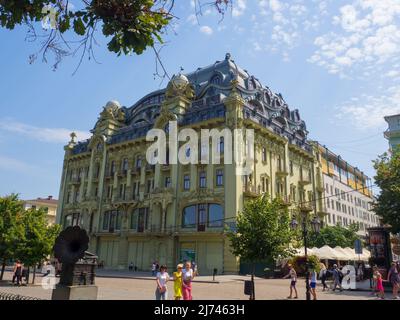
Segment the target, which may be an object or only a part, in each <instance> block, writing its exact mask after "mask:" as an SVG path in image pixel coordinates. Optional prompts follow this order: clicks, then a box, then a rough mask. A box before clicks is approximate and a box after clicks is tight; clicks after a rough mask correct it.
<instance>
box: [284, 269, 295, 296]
mask: <svg viewBox="0 0 400 320" xmlns="http://www.w3.org/2000/svg"><path fill="white" fill-rule="evenodd" d="M288 267H289V273H288V274H287V275H286V276H284V277H283V278H284V279H287V278H290V295H289V297H287V298H288V299H292V296H293V291H294V292H295V294H296V295H295V297H294V298H295V299H297V298H298V294H297V289H296V283H297V273H296V270H294V268H293V266H292V265H291V264H288Z"/></svg>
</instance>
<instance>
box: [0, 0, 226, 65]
mask: <svg viewBox="0 0 400 320" xmlns="http://www.w3.org/2000/svg"><path fill="white" fill-rule="evenodd" d="M202 1H203V0H196V1H195V3H196V13H197V14H201V10H202V7H203V6H205V5H208V6H214V7H215V8H216V9H217V10H218V12H219V13H221V14H224V13H225V11H226V10H227V8H228V7H230V6H231V5H232V1H233V0H213V1H207V2H205V3H202ZM184 2H187V0H184ZM174 5H175V1H174V0H91V1H86V0H81V1H74V6H76V7H75V8H71V2H70V1H68V0H18V1H9V0H0V26H1V27H3V28H6V29H10V30H13V29H14V28H15V27H16V26H17V25H26V26H28V28H29V29H28V30H29V31H28V39H29V40H37V39H44V41H43V46H42V47H41V50H40V53H41V54H42V58H43V60H44V61H47V54H48V52H52V53H53V54H54V55H55V64H54V67H55V68H57V65H58V64H59V63H60V61H61V60H62V58H63V57H64V56H67V55H73V54H75V53H76V52H77V51H78V50H80V49H82V52H83V55H84V54H86V53H88V54H89V58H90V57H93V58H94V55H93V45H95V44H96V39H95V35H96V33H97V30H101V34H102V35H103V36H105V37H106V38H109V39H110V40H109V42H108V50H109V51H111V52H114V53H116V54H117V55H121V54H125V55H127V54H132V53H134V54H142V53H143V52H144V51H145V50H146V49H147V48H148V47H153V48H154V45H155V43H160V44H162V43H163V35H164V33H165V31H166V27H167V26H169V25H170V23H171V21H172V20H173V19H174V18H176V17H175V16H174V14H173V9H174ZM46 17H48V18H50V21H49V22H50V23H51V24H52V28H50V29H49V30H48V31H47V33H45V34H40V35H39V34H38V31H37V29H40V30H41V26H39V25H40V22H41V21H43V20H44V19H45V18H46ZM68 32H69V33H68ZM67 35H68V36H74V39H73V40H71V41H68V40H67V39H66V36H67ZM73 45H75V47H74V48H73ZM156 53H157V52H156ZM83 55H82V58H83ZM157 56H158V55H157ZM36 57H37V54H34V55H32V56H31V61H34V60H35V59H36ZM82 58H81V61H82Z"/></svg>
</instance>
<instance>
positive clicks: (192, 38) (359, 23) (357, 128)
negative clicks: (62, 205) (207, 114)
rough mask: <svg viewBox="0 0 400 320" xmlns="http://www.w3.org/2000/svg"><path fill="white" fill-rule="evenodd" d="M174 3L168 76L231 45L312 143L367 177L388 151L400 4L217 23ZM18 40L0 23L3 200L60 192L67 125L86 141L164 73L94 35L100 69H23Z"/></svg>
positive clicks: (354, 3)
mask: <svg viewBox="0 0 400 320" xmlns="http://www.w3.org/2000/svg"><path fill="white" fill-rule="evenodd" d="M72 2H73V1H72ZM75 2H77V3H78V1H77V0H76V1H75ZM175 2H176V11H175V14H176V16H178V17H179V20H177V21H176V22H175V25H174V31H175V32H172V30H170V31H169V32H168V35H166V36H165V39H166V40H167V41H168V44H167V45H166V46H165V47H164V48H163V50H162V59H163V63H164V64H165V66H166V68H167V70H168V72H169V73H170V74H174V73H177V72H179V70H180V67H183V68H184V70H185V72H190V71H192V70H195V69H197V68H198V67H201V66H206V65H209V64H212V63H214V62H215V61H216V60H222V59H224V57H225V54H226V53H227V52H230V53H231V54H232V57H233V59H234V60H235V61H236V62H237V63H238V64H239V65H240V66H241V67H242V68H244V69H246V70H248V71H249V72H250V73H251V74H253V75H254V76H256V77H257V78H258V79H259V80H260V81H261V82H262V83H263V84H264V85H266V86H269V87H270V88H271V89H272V90H274V91H275V92H280V93H282V95H283V97H284V98H285V100H286V101H287V103H288V104H289V106H290V108H298V109H300V112H301V116H302V118H303V119H304V120H305V121H306V124H307V128H308V130H309V131H310V135H309V138H311V139H316V140H319V141H320V142H321V143H323V144H326V145H327V146H328V147H329V148H330V149H331V150H333V151H334V152H337V153H339V154H341V156H342V157H343V158H344V159H346V160H348V162H349V163H351V164H353V165H355V166H358V167H359V168H360V169H361V170H363V171H364V172H365V173H366V174H368V175H370V176H373V174H374V170H373V168H372V164H371V160H372V159H375V158H376V155H377V154H380V153H383V152H384V151H386V149H387V147H388V144H387V141H386V140H385V139H384V138H383V134H382V132H383V131H384V130H385V129H386V125H385V122H384V120H383V116H384V115H388V114H394V113H399V112H400V58H399V57H400V1H398V0H362V1H361V0H360V1H359V0H350V1H349V0H347V1H338V0H335V1H333V0H292V1H289V0H260V1H255V0H235V6H234V9H233V11H232V12H230V13H229V14H227V15H226V16H225V18H224V20H223V21H222V22H219V20H220V17H219V16H218V15H217V13H216V12H215V10H213V8H203V10H202V16H200V17H199V19H196V17H195V15H194V13H195V8H194V5H193V2H192V1H189V0H180V1H175ZM25 35H26V30H25V29H24V28H22V27H20V28H18V29H17V30H15V31H13V32H10V31H6V30H3V29H0V40H1V43H2V49H1V51H0V66H1V69H0V70H1V74H0V97H1V99H0V111H1V112H0V195H4V194H9V193H11V192H17V193H20V194H21V196H22V198H36V197H43V196H47V195H54V196H56V197H58V190H59V182H60V176H61V168H62V161H63V156H64V150H63V146H64V145H65V144H66V143H67V141H68V140H69V137H68V134H69V132H71V131H78V137H81V138H86V136H87V132H88V131H89V130H90V129H92V127H93V126H94V124H95V122H96V120H97V117H98V115H99V113H100V112H101V110H102V107H103V106H104V105H105V104H106V103H107V101H109V100H113V99H115V100H118V101H120V102H121V104H122V105H125V106H130V105H132V104H134V103H135V102H136V101H137V100H138V99H140V98H141V97H142V96H144V95H146V94H147V93H149V92H150V91H153V90H157V89H159V88H160V79H159V78H154V76H153V73H154V71H155V57H154V54H153V53H152V51H150V50H149V51H148V52H146V53H144V54H143V55H141V56H128V57H116V56H115V55H113V54H112V53H109V52H108V51H107V49H106V47H105V45H106V40H105V39H102V38H101V37H98V41H99V47H98V48H96V49H95V50H96V57H97V60H98V61H99V62H100V64H97V63H95V62H94V61H87V60H85V61H84V63H83V64H82V66H81V67H80V69H79V70H78V72H77V73H76V74H75V75H74V76H72V73H73V72H74V69H75V67H76V64H77V62H78V58H77V57H76V58H66V59H64V61H63V62H62V64H61V65H60V67H59V68H58V70H57V71H52V68H51V61H49V63H48V64H46V63H42V62H41V61H40V59H39V60H38V61H36V62H35V63H34V64H32V65H30V64H29V62H28V57H29V55H30V54H32V53H34V52H35V51H37V50H38V44H35V43H28V42H26V41H25ZM165 84H166V83H165V82H164V83H163V84H161V86H164V85H165Z"/></svg>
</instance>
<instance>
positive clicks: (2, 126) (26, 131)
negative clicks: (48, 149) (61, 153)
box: [0, 118, 90, 143]
mask: <svg viewBox="0 0 400 320" xmlns="http://www.w3.org/2000/svg"><path fill="white" fill-rule="evenodd" d="M0 130H3V131H8V132H12V133H15V134H19V135H22V136H25V137H27V138H30V139H34V140H38V141H41V142H50V143H67V142H68V141H69V140H70V139H71V138H70V134H71V132H72V131H74V132H75V133H76V134H77V136H78V140H84V139H88V138H89V137H90V133H89V132H85V131H79V130H70V129H64V128H41V127H35V126H31V125H28V124H25V123H21V122H18V121H14V120H12V119H8V118H6V119H0Z"/></svg>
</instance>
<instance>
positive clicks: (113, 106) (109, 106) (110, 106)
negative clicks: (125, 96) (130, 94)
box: [106, 100, 121, 110]
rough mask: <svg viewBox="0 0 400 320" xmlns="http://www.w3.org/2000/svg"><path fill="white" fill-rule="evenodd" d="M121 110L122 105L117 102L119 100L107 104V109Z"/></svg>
mask: <svg viewBox="0 0 400 320" xmlns="http://www.w3.org/2000/svg"><path fill="white" fill-rule="evenodd" d="M120 108H121V104H120V103H119V102H118V101H117V100H111V101H108V102H107V104H106V109H112V110H115V109H120Z"/></svg>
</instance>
